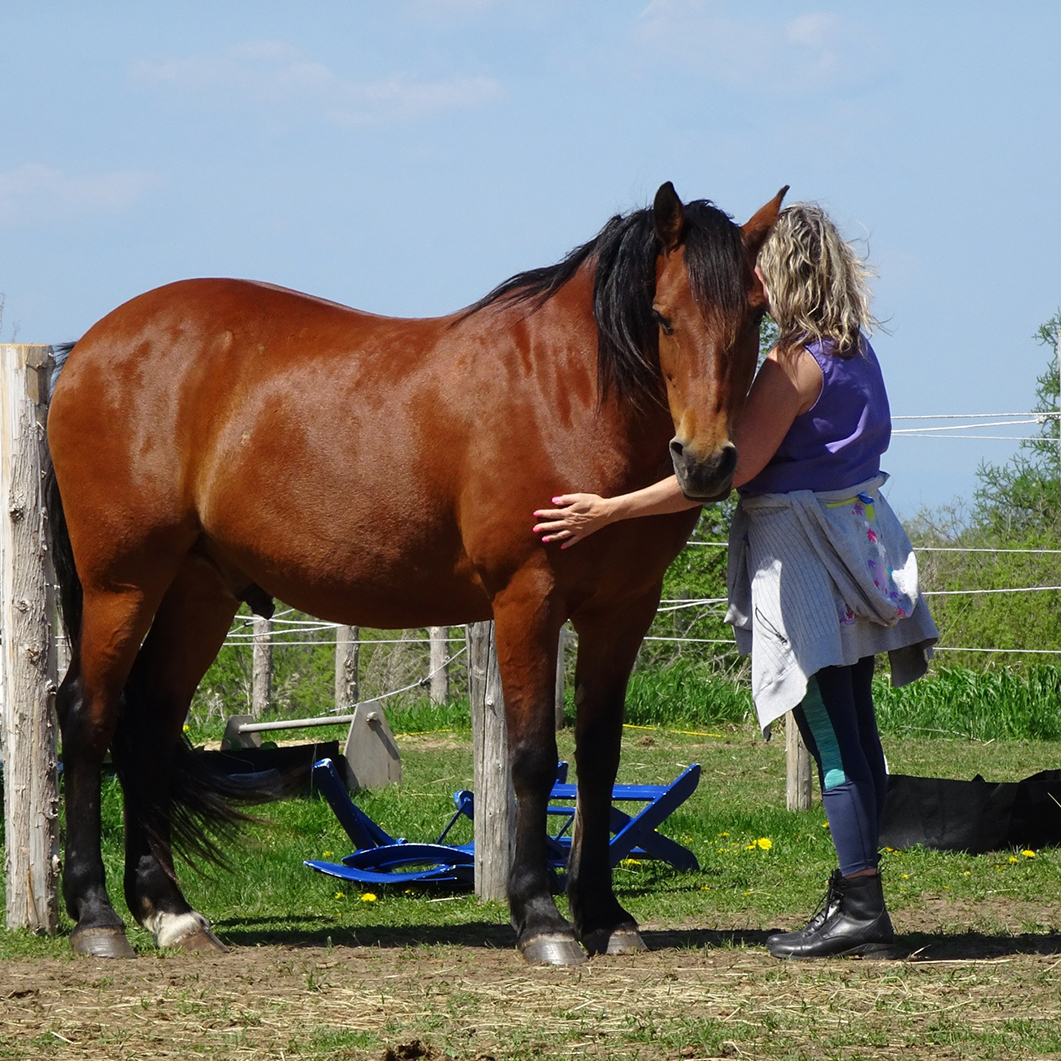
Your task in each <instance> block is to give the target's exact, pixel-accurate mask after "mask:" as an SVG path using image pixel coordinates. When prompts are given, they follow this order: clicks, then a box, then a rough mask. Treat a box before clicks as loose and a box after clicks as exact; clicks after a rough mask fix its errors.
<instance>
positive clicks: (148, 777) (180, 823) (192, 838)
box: [111, 674, 304, 873]
mask: <svg viewBox="0 0 1061 1061" xmlns="http://www.w3.org/2000/svg"><path fill="white" fill-rule="evenodd" d="M150 698H151V691H150V690H147V689H141V688H140V687H139V685H138V683H137V681H136V677H135V674H134V676H133V677H132V678H131V679H130V681H129V682H128V684H127V685H126V687H125V691H124V693H123V694H122V705H121V714H120V715H119V719H118V726H117V728H116V730H115V734H114V740H113V742H112V744H111V759H112V761H113V763H114V768H115V770H116V771H117V773H118V779H119V780H120V781H121V785H122V789H123V791H124V793H125V799H126V805H127V806H128V803H129V801H130V800H133V801H135V804H136V816H137V817H138V818H139V820H140V822H141V824H142V825H143V827H144V831H145V833H146V835H147V840H148V843H149V844H150V846H151V850H152V852H153V853H154V855H155V857H156V858H157V859H158V860H159V862H160V864H161V865H162V866H163V867H164V868H165V869H166V871H167V872H169V873H173V872H174V870H173V864H172V855H171V854H170V848H171V845H172V848H174V849H176V850H178V851H180V853H181V854H182V855H183V856H184V859H185V861H186V862H188V864H189V865H191V866H193V867H195V868H202V866H203V864H204V863H213V864H214V865H217V866H220V867H222V868H225V869H227V868H230V867H229V858H228V851H229V850H230V849H231V846H232V842H233V840H234V839H235V837H236V834H237V832H238V830H239V828H240V826H243V825H246V824H250V823H258V824H260V823H261V819H260V818H258V817H256V816H254V815H252V814H248V813H247V811H246V810H244V809H243V808H245V807H249V806H252V805H254V804H261V803H268V802H272V801H274V800H278V799H282V798H283V797H284V796H285V795H287V794H289V792H290V791H291V788H292V785H293V783H296V781H297V780H304V779H302V778H299V779H293V778H292V777H288V776H286V775H284V774H282V773H281V772H280V771H278V770H262V771H260V772H257V773H230V772H228V771H226V770H225V767H224V762H223V760H221V759H219V758H218V757H217V756H216V755H215V754H211V753H204V752H202V751H199V750H197V749H195V748H193V747H192V745H191V743H190V742H189V741H188V740H187V739H186V738H185V737H183V736H182V737H181V738H180V740H179V741H178V742H177V745H176V746H175V747H171V748H165V747H164V746H163V743H162V741H161V739H160V737H159V735H158V733H157V731H155V730H154V728H153V726H154V724H155V720H154V717H153V714H152V711H151V708H152V704H151V703H150V702H149V701H150ZM162 756H164V758H160V757H162ZM163 778H164V779H165V780H164V781H163V780H162V779H163Z"/></svg>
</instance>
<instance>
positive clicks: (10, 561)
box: [0, 344, 59, 933]
mask: <svg viewBox="0 0 1061 1061" xmlns="http://www.w3.org/2000/svg"><path fill="white" fill-rule="evenodd" d="M50 368H51V366H50V348H49V347H47V346H23V345H11V344H8V345H2V346H0V380H2V387H0V499H2V511H0V598H2V601H0V642H2V644H0V702H2V709H3V734H2V736H3V763H4V829H5V844H4V870H5V873H6V878H7V902H6V916H7V927H8V928H28V929H30V930H31V931H34V932H45V933H54V932H56V931H57V930H58V928H59V904H58V881H59V794H58V783H57V766H56V724H55V713H54V699H55V643H54V639H53V637H52V626H53V623H54V619H55V595H54V590H53V588H52V584H53V576H52V571H51V556H50V552H49V547H48V535H47V526H46V520H45V515H44V498H43V490H42V487H43V476H44V472H43V469H44V465H45V452H46V451H45V435H44V430H45V423H46V420H47V406H48V373H49V371H50Z"/></svg>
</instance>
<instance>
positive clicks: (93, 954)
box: [70, 925, 136, 958]
mask: <svg viewBox="0 0 1061 1061" xmlns="http://www.w3.org/2000/svg"><path fill="white" fill-rule="evenodd" d="M70 946H71V948H73V951H74V953H75V954H86V955H88V957H90V958H135V957H136V951H134V950H133V948H132V947H131V946H130V945H129V940H128V939H126V937H125V929H124V928H121V927H120V926H114V925H111V926H103V927H96V928H93V927H89V926H86V927H85V928H82V927H81V926H80V925H78V926H77V927H76V928H75V929H74V931H73V932H71V933H70Z"/></svg>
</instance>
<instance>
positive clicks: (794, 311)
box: [758, 203, 880, 357]
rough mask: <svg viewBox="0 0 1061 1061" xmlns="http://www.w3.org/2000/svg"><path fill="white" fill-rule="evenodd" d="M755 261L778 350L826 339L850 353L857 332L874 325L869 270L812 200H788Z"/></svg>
mask: <svg viewBox="0 0 1061 1061" xmlns="http://www.w3.org/2000/svg"><path fill="white" fill-rule="evenodd" d="M758 265H759V269H760V270H761V272H762V274H763V279H764V280H765V281H766V288H767V291H768V292H769V296H770V308H771V315H772V316H773V318H774V320H775V321H776V322H777V326H778V329H779V330H780V336H779V339H778V346H779V347H780V349H781V350H782V351H784V350H787V349H789V348H791V347H794V346H802V345H804V344H805V343H807V342H808V341H819V342H820V341H821V340H824V339H831V340H832V341H833V342H834V343H835V344H836V352H837V353H838V354H840V355H841V356H847V357H850V356H852V355H854V354H855V353H856V352H857V351H858V348H859V333H860V332H866V333H869V332H871V331H872V330H873V328H874V327H878V328H879V327H880V323H879V321H877V319H876V318H875V317H874V316H873V314H872V313H871V312H870V308H869V303H870V299H871V297H872V294H871V292H870V289H869V278H870V277H871V276H872V275H873V273H872V271H871V270H870V268H869V267H868V266H867V265H866V263H865V262H864V261H863V260H862V259H861V258H860V257H859V256H858V255H857V254H856V253H855V250H854V248H853V247H852V246H851V245H850V244H849V243H847V242H845V241H844V239H843V237H842V236H841V235H840V233H839V232H838V231H837V228H836V225H835V224H834V223H833V222H832V220H831V219H830V218H829V216H828V214H826V213H825V211H824V210H823V209H822V208H821V207H820V206H818V205H817V204H815V203H794V204H793V205H792V206H789V207H788V208H786V209H785V210H783V211H782V212H781V214H780V215H779V217H778V219H777V224H776V225H775V226H774V229H773V231H772V232H771V233H770V236H769V238H768V239H767V240H766V243H765V244H764V245H763V248H762V250H761V251H760V252H759V260H758Z"/></svg>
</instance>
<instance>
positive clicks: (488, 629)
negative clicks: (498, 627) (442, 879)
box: [468, 623, 516, 900]
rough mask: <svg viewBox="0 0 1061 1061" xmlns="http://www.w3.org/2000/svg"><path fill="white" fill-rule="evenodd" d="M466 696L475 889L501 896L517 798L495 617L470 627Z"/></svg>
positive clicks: (489, 895) (483, 895)
mask: <svg viewBox="0 0 1061 1061" xmlns="http://www.w3.org/2000/svg"><path fill="white" fill-rule="evenodd" d="M468 696H469V700H470V702H471V716H472V745H473V752H474V759H475V767H474V775H473V776H474V781H473V788H474V791H475V833H474V839H475V894H476V895H478V896H479V897H480V898H481V899H497V900H504V899H505V898H506V897H507V894H508V873H509V869H510V867H511V866H512V855H513V849H514V844H515V833H516V799H515V795H514V794H513V791H512V774H511V771H510V770H509V765H508V740H507V729H506V727H505V702H504V698H503V696H502V693H501V674H500V671H499V670H498V668H497V646H496V645H495V643H494V624H493V623H474V624H472V625H471V626H469V627H468Z"/></svg>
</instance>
